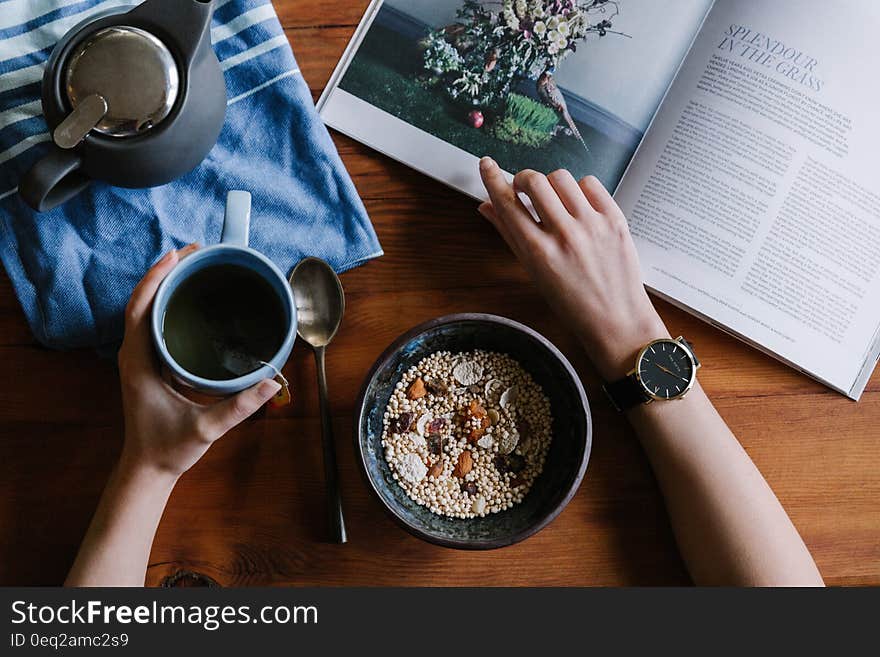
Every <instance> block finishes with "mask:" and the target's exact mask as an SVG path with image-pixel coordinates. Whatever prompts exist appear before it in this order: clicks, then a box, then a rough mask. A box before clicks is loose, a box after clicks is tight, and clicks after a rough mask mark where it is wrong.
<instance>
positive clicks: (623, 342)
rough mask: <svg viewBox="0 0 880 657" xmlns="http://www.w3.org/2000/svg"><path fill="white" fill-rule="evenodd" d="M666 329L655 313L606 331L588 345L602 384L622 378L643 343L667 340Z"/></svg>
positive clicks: (633, 361)
mask: <svg viewBox="0 0 880 657" xmlns="http://www.w3.org/2000/svg"><path fill="white" fill-rule="evenodd" d="M669 337H671V336H670V334H669V330H668V329H667V328H666V326H665V325H664V324H663V320H662V319H660V316H659V315H657V314H656V313H651V314H646V315H645V316H644V317H642V318H634V319H633V321H632V322H630V323H629V324H628V325H627V326H623V327H620V328H618V329H616V330H609V331H607V332H606V333H605V335H604V336H602V338H601V339H600V340H598V341H596V342H593V343H591V342H590V341H589V340H587V341H586V343H587V348H588V349H590V350H591V351H592V354H593V362H594V364H595V365H596V368H597V369H598V370H599V374H600V375H601V376H602V378H603V379H604V380H605V381H617V380H619V379H622V378H623V377H625V376H626V375H627V374H628V373H629V372H630V371H632V369H633V367H634V366H635V362H636V356H637V355H638V353H639V351H640V350H641V349H642V347H644V346H645V345H646V344H648V343H649V342H651V341H652V340H657V339H659V338H669Z"/></svg>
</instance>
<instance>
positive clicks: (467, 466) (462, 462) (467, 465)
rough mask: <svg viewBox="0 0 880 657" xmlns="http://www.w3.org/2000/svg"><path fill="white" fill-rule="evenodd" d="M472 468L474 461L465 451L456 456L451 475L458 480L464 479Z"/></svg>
mask: <svg viewBox="0 0 880 657" xmlns="http://www.w3.org/2000/svg"><path fill="white" fill-rule="evenodd" d="M473 467H474V459H473V457H472V456H471V453H470V452H469V451H467V450H465V451H463V452H462V453H461V454H459V455H458V462H457V463H456V464H455V468H454V469H453V470H452V474H453V475H454V476H456V477H458V478H459V479H461V478H462V477H464V476H465V475H466V474H467V473H468V472H470V471H471V468H473Z"/></svg>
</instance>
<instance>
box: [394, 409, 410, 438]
mask: <svg viewBox="0 0 880 657" xmlns="http://www.w3.org/2000/svg"><path fill="white" fill-rule="evenodd" d="M412 418H413V414H412V413H409V412H408V411H404V412H403V413H401V414H400V415H398V416H397V419H396V420H394V432H395V433H399V434H403V433H404V432H405V431H407V430H408V429H409V425H410V423H411V422H412Z"/></svg>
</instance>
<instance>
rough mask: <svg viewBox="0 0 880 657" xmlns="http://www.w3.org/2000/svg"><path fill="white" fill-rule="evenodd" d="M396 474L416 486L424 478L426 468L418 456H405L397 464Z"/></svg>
mask: <svg viewBox="0 0 880 657" xmlns="http://www.w3.org/2000/svg"><path fill="white" fill-rule="evenodd" d="M397 472H398V473H399V474H400V476H401V477H403V478H404V479H406V480H407V481H409V482H411V483H413V484H417V483H418V482H420V481H421V480H422V479H424V478H425V474H427V472H428V468H427V467H426V466H425V464H424V463H423V462H422V459H420V458H419V456H418V454H407V455H405V456H404V457H403V458H402V459H400V461H399V462H398V464H397Z"/></svg>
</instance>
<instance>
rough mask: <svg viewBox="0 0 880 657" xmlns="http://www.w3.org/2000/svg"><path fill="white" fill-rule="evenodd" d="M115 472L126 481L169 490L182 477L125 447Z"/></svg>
mask: <svg viewBox="0 0 880 657" xmlns="http://www.w3.org/2000/svg"><path fill="white" fill-rule="evenodd" d="M115 474H116V476H117V477H118V478H119V479H121V480H124V481H129V482H135V483H137V484H138V485H145V486H151V487H156V488H162V489H167V490H168V491H170V490H171V489H172V488H174V486H175V485H176V484H177V480H178V479H179V478H180V474H178V473H176V472H173V471H171V470H168V469H167V468H163V467H161V466H159V465H157V464H154V463H151V462H150V461H148V460H146V459H143V458H140V457H138V456H136V455H133V454H131V453H129V452H128V451H126V450H125V449H123V451H122V455H121V456H120V457H119V460H118V461H117V463H116V468H115Z"/></svg>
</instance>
